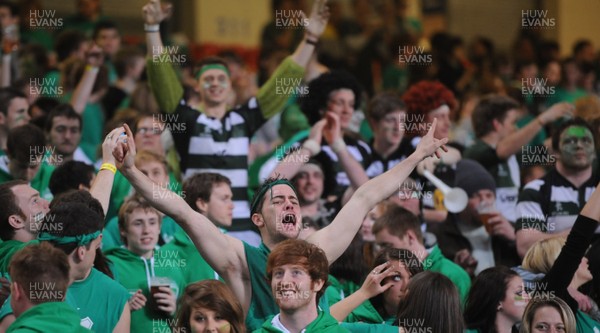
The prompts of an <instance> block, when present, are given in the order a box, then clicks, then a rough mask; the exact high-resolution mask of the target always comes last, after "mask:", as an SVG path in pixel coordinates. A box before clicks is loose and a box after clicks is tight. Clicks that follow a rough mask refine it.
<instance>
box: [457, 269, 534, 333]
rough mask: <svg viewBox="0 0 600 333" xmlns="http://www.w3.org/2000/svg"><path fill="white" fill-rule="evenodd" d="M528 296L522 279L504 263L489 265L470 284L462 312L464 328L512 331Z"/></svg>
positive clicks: (475, 331)
mask: <svg viewBox="0 0 600 333" xmlns="http://www.w3.org/2000/svg"><path fill="white" fill-rule="evenodd" d="M528 299H529V296H528V295H527V292H526V291H525V290H523V279H522V278H521V277H520V276H519V274H517V273H516V272H515V271H513V270H511V269H509V268H508V267H505V266H497V267H491V268H488V269H486V270H484V271H482V272H481V273H479V275H478V276H477V278H476V279H475V280H474V281H473V285H472V286H471V291H470V292H469V297H468V298H467V303H466V308H465V312H464V318H465V325H466V327H467V329H468V330H467V332H470V333H511V332H516V330H515V329H514V325H515V324H516V323H518V322H520V321H521V318H522V317H523V311H524V310H525V306H526V305H527V300H528Z"/></svg>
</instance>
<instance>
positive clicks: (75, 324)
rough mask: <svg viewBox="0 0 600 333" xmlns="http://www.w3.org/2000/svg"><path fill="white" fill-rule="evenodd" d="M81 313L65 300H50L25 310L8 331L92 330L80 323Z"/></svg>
mask: <svg viewBox="0 0 600 333" xmlns="http://www.w3.org/2000/svg"><path fill="white" fill-rule="evenodd" d="M79 321H80V319H79V315H78V314H77V312H76V311H75V310H74V309H73V308H71V306H69V305H68V304H66V303H64V302H48V303H42V304H39V305H36V306H34V307H32V308H30V309H29V310H27V311H25V312H23V313H22V314H21V315H20V316H19V318H17V320H15V322H14V323H12V325H10V327H9V328H8V330H7V331H6V333H13V332H15V333H17V332H18V333H30V332H31V333H34V332H35V333H46V332H64V333H67V332H69V333H82V332H91V331H90V330H88V329H87V328H84V327H82V326H81V325H80V324H79Z"/></svg>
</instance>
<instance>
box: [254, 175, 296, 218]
mask: <svg viewBox="0 0 600 333" xmlns="http://www.w3.org/2000/svg"><path fill="white" fill-rule="evenodd" d="M282 184H283V185H287V186H289V187H291V188H292V190H293V191H294V194H295V195H296V196H298V193H296V189H295V188H294V185H292V183H290V181H289V180H287V179H285V178H282V179H277V180H275V181H273V182H271V183H269V184H265V185H263V186H262V187H261V188H260V189H259V190H258V193H256V195H255V196H254V200H252V206H251V209H250V214H254V213H256V209H257V208H258V204H259V203H260V202H261V200H262V199H263V197H264V196H265V193H266V192H267V190H269V189H271V188H272V187H273V186H275V185H282ZM272 198H273V191H271V199H272Z"/></svg>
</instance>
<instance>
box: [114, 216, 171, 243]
mask: <svg viewBox="0 0 600 333" xmlns="http://www.w3.org/2000/svg"><path fill="white" fill-rule="evenodd" d="M178 230H181V231H183V229H181V227H180V226H179V225H177V223H175V221H174V220H173V219H172V218H170V217H169V216H164V217H163V219H162V223H161V226H160V237H161V238H162V240H163V242H164V243H163V244H168V243H170V242H171V241H172V240H173V238H174V237H175V233H176V232H177V231H178ZM121 245H123V242H122V241H121V234H120V233H119V218H118V217H117V216H115V217H113V218H112V219H110V220H109V221H108V223H107V224H106V225H105V226H104V229H103V230H102V250H103V251H106V250H110V249H112V248H115V247H121Z"/></svg>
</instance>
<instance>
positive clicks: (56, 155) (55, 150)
mask: <svg viewBox="0 0 600 333" xmlns="http://www.w3.org/2000/svg"><path fill="white" fill-rule="evenodd" d="M45 131H46V136H47V137H48V142H49V145H50V147H51V151H52V156H49V157H48V158H47V159H45V161H47V162H48V163H49V164H52V165H54V166H57V165H60V164H62V163H64V162H68V161H73V160H74V161H79V162H83V163H85V164H89V165H93V164H94V163H93V161H91V160H90V159H89V158H88V157H87V156H86V155H85V153H84V152H83V150H82V149H81V148H80V147H79V142H80V141H81V116H80V115H79V114H78V113H77V112H75V110H74V109H73V107H72V106H71V105H70V104H61V105H59V106H57V107H56V108H55V109H54V110H52V111H51V112H50V114H49V115H48V120H47V121H46V128H45Z"/></svg>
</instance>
